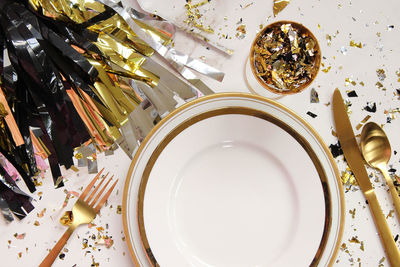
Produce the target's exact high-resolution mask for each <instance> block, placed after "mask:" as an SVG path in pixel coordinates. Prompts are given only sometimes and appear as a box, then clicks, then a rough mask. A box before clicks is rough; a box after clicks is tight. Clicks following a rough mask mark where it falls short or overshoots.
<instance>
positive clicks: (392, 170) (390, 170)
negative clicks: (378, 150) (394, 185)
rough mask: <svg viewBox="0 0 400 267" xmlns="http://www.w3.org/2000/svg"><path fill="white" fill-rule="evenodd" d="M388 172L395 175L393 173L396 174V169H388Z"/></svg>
mask: <svg viewBox="0 0 400 267" xmlns="http://www.w3.org/2000/svg"><path fill="white" fill-rule="evenodd" d="M388 172H393V173H395V172H396V169H394V168H390V169H389V170H388Z"/></svg>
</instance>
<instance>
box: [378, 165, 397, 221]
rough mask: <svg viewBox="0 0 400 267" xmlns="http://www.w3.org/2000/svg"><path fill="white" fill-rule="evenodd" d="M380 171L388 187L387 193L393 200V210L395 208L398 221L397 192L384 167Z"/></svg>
mask: <svg viewBox="0 0 400 267" xmlns="http://www.w3.org/2000/svg"><path fill="white" fill-rule="evenodd" d="M380 169H381V172H382V174H383V177H385V180H386V183H387V185H388V186H389V192H390V194H391V195H392V200H393V204H394V208H395V210H396V213H397V218H398V219H399V221H400V197H399V194H398V193H397V190H396V188H395V187H394V184H393V180H392V178H391V177H390V176H389V173H388V171H387V170H386V167H383V168H380Z"/></svg>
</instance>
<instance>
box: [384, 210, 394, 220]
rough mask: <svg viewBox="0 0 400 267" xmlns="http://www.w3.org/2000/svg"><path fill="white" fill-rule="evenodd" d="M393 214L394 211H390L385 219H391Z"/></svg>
mask: <svg viewBox="0 0 400 267" xmlns="http://www.w3.org/2000/svg"><path fill="white" fill-rule="evenodd" d="M393 212H394V210H390V211H389V213H388V215H386V219H388V218H392V217H393Z"/></svg>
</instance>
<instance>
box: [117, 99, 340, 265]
mask: <svg viewBox="0 0 400 267" xmlns="http://www.w3.org/2000/svg"><path fill="white" fill-rule="evenodd" d="M228 97H233V98H235V97H236V98H250V99H253V100H258V101H262V102H267V103H268V104H271V105H273V106H275V107H277V108H280V109H282V110H283V111H284V112H287V113H288V114H289V115H291V116H293V117H294V118H295V119H297V120H298V121H299V122H300V123H301V124H303V125H304V126H305V128H307V130H309V131H310V132H311V134H312V135H313V136H314V137H315V138H316V140H317V141H318V143H319V145H320V146H321V147H322V149H323V151H324V153H325V155H326V156H327V158H328V160H329V163H330V165H331V166H332V168H333V172H334V174H335V178H336V180H337V185H338V186H337V188H338V191H339V192H338V193H339V199H340V204H341V205H340V221H339V229H338V237H337V241H336V244H335V247H334V249H333V251H332V253H331V254H332V255H331V258H330V261H329V262H328V266H332V265H333V263H334V262H335V259H336V256H337V253H338V251H339V247H340V244H341V240H342V237H343V232H344V224H345V201H344V191H343V185H342V183H341V179H340V174H339V170H338V167H337V165H336V162H335V161H334V158H333V156H332V155H331V153H330V151H329V148H328V147H327V145H326V144H325V142H324V141H323V139H322V138H321V136H320V135H319V134H318V133H317V132H316V131H315V129H314V128H313V127H312V126H311V125H310V124H309V123H308V122H307V121H305V120H304V119H303V118H302V117H300V116H299V115H298V114H297V113H295V112H294V111H292V110H291V109H290V108H288V107H286V106H284V105H282V104H280V103H278V102H276V101H274V100H271V99H268V98H265V97H262V96H258V95H252V94H248V93H236V92H235V93H233V92H231V93H229V92H228V93H216V94H212V95H208V96H203V97H200V98H198V99H195V100H192V101H190V102H188V103H185V104H184V105H182V106H180V107H178V108H176V109H175V110H174V111H172V112H171V113H169V114H168V115H167V116H166V117H165V118H163V119H162V120H161V121H160V122H159V123H158V124H156V125H155V126H154V127H153V128H152V130H151V131H150V132H149V133H148V135H147V136H146V137H145V139H144V140H143V142H142V143H141V145H140V146H139V148H138V149H137V151H136V152H135V155H134V157H133V159H132V162H131V164H130V166H129V170H128V173H127V177H126V180H125V185H124V193H123V202H122V216H123V229H124V234H125V238H126V241H127V245H128V249H129V252H130V255H131V258H132V260H133V262H134V263H135V265H137V266H140V263H139V261H138V259H137V256H136V254H135V251H134V249H133V246H132V240H131V238H130V232H129V230H128V218H127V199H128V188H129V185H130V183H131V181H132V173H133V169H134V166H135V165H136V163H137V161H138V159H139V156H140V155H141V152H142V151H143V149H144V148H145V147H146V146H145V145H146V144H147V143H148V142H149V140H150V139H151V137H152V136H153V135H154V134H155V133H156V132H157V131H158V130H159V129H160V128H161V127H162V126H163V125H164V124H165V123H166V122H168V121H169V120H170V119H171V118H172V117H174V116H175V115H176V114H178V113H180V112H182V111H184V110H185V109H187V108H188V107H190V106H193V105H196V104H198V103H201V102H205V101H207V100H211V99H215V98H228ZM264 113H265V112H264ZM189 119H190V118H189ZM276 119H278V118H276ZM278 120H279V119H278ZM297 142H299V141H298V140H297ZM302 146H303V145H302ZM303 148H304V146H303ZM146 254H147V253H146ZM146 256H147V257H148V255H146Z"/></svg>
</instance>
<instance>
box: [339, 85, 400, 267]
mask: <svg viewBox="0 0 400 267" xmlns="http://www.w3.org/2000/svg"><path fill="white" fill-rule="evenodd" d="M333 117H334V120H335V125H336V133H337V136H338V138H339V142H340V145H341V146H342V150H343V154H344V156H345V158H346V161H347V163H348V165H349V167H350V169H351V170H352V172H353V174H354V176H355V177H356V180H357V183H358V185H359V186H360V188H361V190H362V192H363V193H364V196H365V198H366V199H367V200H368V206H369V208H370V209H371V213H372V216H373V218H374V222H375V225H376V228H377V229H378V233H379V237H380V238H381V241H382V244H383V247H384V249H385V251H386V255H387V257H388V260H389V262H390V265H391V266H399V265H400V252H399V249H398V248H397V246H396V243H395V241H394V238H393V236H392V233H391V231H390V229H389V226H388V224H387V222H386V219H385V216H384V215H383V213H382V210H381V207H380V206H379V203H378V199H377V198H376V195H375V192H374V189H373V187H372V185H371V182H370V180H369V177H368V174H367V171H366V170H365V166H364V162H363V159H362V156H361V152H360V149H359V147H358V144H357V141H356V138H355V136H354V132H353V128H352V127H351V123H350V120H349V117H348V116H347V110H346V106H345V104H344V102H343V98H342V95H341V94H340V91H339V90H338V89H336V90H335V92H334V93H333Z"/></svg>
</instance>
